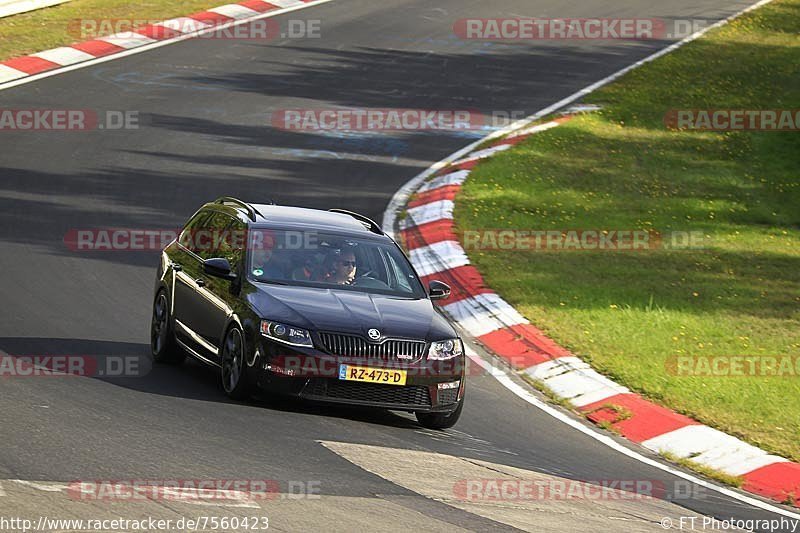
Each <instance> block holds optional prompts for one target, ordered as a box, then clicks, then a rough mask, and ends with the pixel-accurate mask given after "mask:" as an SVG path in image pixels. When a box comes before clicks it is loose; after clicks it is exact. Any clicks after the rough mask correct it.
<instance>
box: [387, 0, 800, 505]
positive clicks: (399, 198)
mask: <svg viewBox="0 0 800 533" xmlns="http://www.w3.org/2000/svg"><path fill="white" fill-rule="evenodd" d="M771 1H772V0H760V1H759V2H756V3H755V4H753V5H751V6H749V7H747V8H745V9H742V10H741V11H739V12H737V13H734V14H733V15H731V16H730V17H728V18H726V19H724V20H721V21H719V22H717V23H716V24H714V25H712V26H709V27H707V28H704V29H703V30H701V31H698V32H696V33H694V34H692V35H690V36H689V37H687V38H685V39H683V40H681V41H679V42H677V43H674V44H672V45H670V46H669V47H667V48H665V49H663V50H659V51H658V52H655V53H654V54H651V55H650V56H648V57H646V58H645V59H643V60H641V61H638V62H636V63H634V64H633V65H630V66H628V67H626V68H624V69H622V70H619V71H617V72H616V73H614V74H612V75H611V76H608V77H606V78H604V79H602V80H600V81H598V82H596V83H594V84H592V85H589V86H588V87H586V88H584V89H582V90H580V91H578V92H576V93H574V94H572V95H570V96H568V97H566V98H564V99H562V100H560V101H558V102H556V103H555V104H553V105H550V106H548V107H546V108H544V109H542V110H540V111H538V112H536V113H534V114H533V115H531V116H529V117H527V118H524V119H522V120H519V121H517V122H515V123H513V124H510V125H509V126H507V127H506V128H503V129H500V130H497V131H495V132H493V133H491V134H489V135H488V136H486V137H484V138H483V139H479V140H477V141H475V142H473V143H470V144H469V145H467V146H465V147H464V148H462V149H461V150H458V151H457V152H454V153H453V154H451V155H450V156H448V157H446V158H444V159H442V160H441V161H439V162H437V163H435V164H433V165H431V166H430V167H429V168H428V169H426V170H425V171H423V172H421V173H420V174H418V175H416V176H415V177H413V178H411V179H410V180H409V181H408V182H406V183H405V184H404V185H403V186H402V187H401V188H400V189H398V191H397V192H396V193H395V194H394V196H393V197H392V199H391V200H390V202H389V205H388V206H387V208H386V211H384V214H383V230H384V232H385V233H387V234H388V235H390V236H393V235H394V227H395V222H396V220H397V213H398V211H399V210H400V209H402V208H403V207H404V206H405V204H406V202H407V201H408V198H409V197H410V195H411V194H413V193H414V192H415V191H416V189H417V188H418V187H419V186H420V185H421V184H422V183H423V182H424V181H425V180H426V179H427V178H428V177H430V176H431V175H433V174H435V173H436V172H438V171H439V170H440V169H442V168H444V167H446V166H447V165H448V164H450V162H452V161H456V160H458V159H459V158H462V157H464V156H466V155H467V154H469V153H470V152H472V151H473V150H474V149H475V148H476V147H478V146H480V145H481V144H483V143H485V142H486V141H488V140H491V139H495V138H499V137H502V136H504V135H507V134H509V133H511V132H514V131H516V130H518V129H520V128H523V127H525V126H526V125H527V124H529V123H530V122H533V121H535V120H538V119H540V118H541V117H543V116H546V115H549V114H551V113H554V112H556V111H558V110H559V109H562V108H564V107H566V106H568V105H569V104H571V103H573V102H575V101H576V100H579V99H581V98H582V97H584V96H586V95H587V94H589V93H591V92H593V91H595V90H597V89H598V88H600V87H602V86H604V85H607V84H608V83H611V82H612V81H614V80H615V79H617V78H619V77H620V76H622V75H624V74H626V73H627V72H630V71H631V70H633V69H635V68H638V67H640V66H642V65H644V64H646V63H648V62H650V61H653V60H655V59H657V58H659V57H661V56H664V55H666V54H668V53H670V52H672V51H673V50H676V49H677V48H679V47H681V46H683V45H684V44H686V43H688V42H691V41H694V40H695V39H697V38H699V37H701V36H702V35H704V34H705V33H706V32H707V31H709V30H711V29H713V28H716V27H719V26H722V25H724V24H726V23H727V22H728V21H730V20H733V19H735V18H737V17H739V16H741V15H742V14H744V13H747V12H749V11H751V10H753V9H756V8H758V7H761V6H763V5H766V4H769V3H770V2H771ZM467 355H469V356H470V358H471V359H472V360H473V361H475V362H476V363H477V364H478V365H480V366H481V367H482V368H483V369H484V370H485V371H486V372H487V373H489V374H490V375H492V377H494V378H495V379H497V380H498V381H499V382H500V383H501V384H502V385H503V386H504V387H506V388H507V389H508V390H510V391H511V392H512V393H513V394H515V395H516V396H518V397H519V398H521V399H523V400H525V401H526V402H528V403H529V404H531V405H533V406H534V407H536V408H537V409H539V410H541V411H543V412H545V413H546V414H548V415H550V416H552V417H553V418H555V419H557V420H559V421H560V422H563V423H564V424H566V425H568V426H570V427H572V428H573V429H575V430H576V431H578V432H580V433H583V434H585V435H586V436H588V437H590V438H592V439H594V440H596V441H598V442H600V443H601V444H604V445H606V446H608V447H609V448H611V449H613V450H615V451H617V452H619V453H621V454H623V455H625V456H627V457H630V458H631V459H634V460H636V461H639V462H641V463H643V464H646V465H648V466H652V467H653V468H657V469H658V470H661V471H663V472H667V473H669V474H672V475H674V476H676V477H679V478H681V479H685V480H687V481H690V482H692V483H694V484H696V485H699V486H701V487H704V488H707V489H710V490H713V491H715V492H717V493H719V494H723V495H725V496H728V497H730V498H733V499H734V500H737V501H740V502H743V503H746V504H748V505H752V506H753V507H757V508H759V509H763V510H766V511H769V512H773V513H776V514H779V515H782V516H787V517H789V518H794V519H798V520H800V514H798V513H795V512H792V511H788V510H786V509H782V508H780V507H776V506H774V505H772V504H770V503H766V502H763V501H761V500H758V499H756V498H753V497H750V496H747V495H745V494H740V493H739V492H736V491H734V490H731V489H729V488H726V487H722V486H719V485H715V484H713V483H709V482H707V481H705V480H703V479H700V478H698V477H695V476H693V475H691V474H687V473H685V472H682V471H680V470H676V469H674V468H672V467H671V466H670V465H667V464H663V463H661V462H659V461H656V460H654V459H651V458H649V457H645V456H644V455H642V454H640V453H638V452H636V451H634V450H631V449H629V448H627V447H625V446H623V445H622V444H620V443H618V442H616V441H615V440H613V439H612V438H610V437H609V436H607V435H604V434H601V433H599V432H598V431H597V430H595V429H594V428H593V427H589V426H587V425H585V424H584V423H582V422H580V421H578V420H575V419H573V418H571V417H570V416H568V415H566V414H565V413H562V412H561V411H559V410H557V409H556V408H554V407H553V406H551V405H548V404H547V403H545V402H542V401H541V400H539V399H538V398H536V397H535V396H534V395H533V394H531V393H530V392H529V391H528V390H526V389H525V388H523V387H522V386H520V385H519V384H517V383H516V382H515V381H514V380H512V379H511V378H510V377H509V376H508V374H506V373H505V372H504V371H502V370H500V369H498V368H495V367H494V366H492V365H491V364H490V363H489V362H487V361H485V360H483V359H482V358H481V357H479V356H477V354H475V352H474V350H472V349H471V348H469V347H468V348H467Z"/></svg>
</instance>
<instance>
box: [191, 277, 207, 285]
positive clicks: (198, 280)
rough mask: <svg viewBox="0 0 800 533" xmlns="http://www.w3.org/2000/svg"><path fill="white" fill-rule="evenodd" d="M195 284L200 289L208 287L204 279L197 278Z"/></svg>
mask: <svg viewBox="0 0 800 533" xmlns="http://www.w3.org/2000/svg"><path fill="white" fill-rule="evenodd" d="M194 282H195V283H197V286H198V287H205V286H206V280H204V279H203V278H197V279H196V280H194Z"/></svg>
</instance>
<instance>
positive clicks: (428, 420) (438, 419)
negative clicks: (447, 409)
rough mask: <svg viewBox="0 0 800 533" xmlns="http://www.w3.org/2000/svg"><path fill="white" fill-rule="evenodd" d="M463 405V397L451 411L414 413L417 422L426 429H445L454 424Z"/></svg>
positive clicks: (459, 415)
mask: <svg viewBox="0 0 800 533" xmlns="http://www.w3.org/2000/svg"><path fill="white" fill-rule="evenodd" d="M463 407H464V399H463V398H462V399H461V403H459V404H458V407H457V408H456V410H455V411H453V412H452V413H420V412H417V413H414V414H415V415H416V416H417V422H419V423H420V425H422V426H423V427H426V428H428V429H447V428H451V427H453V426H455V425H456V422H458V419H459V418H460V417H461V409H463Z"/></svg>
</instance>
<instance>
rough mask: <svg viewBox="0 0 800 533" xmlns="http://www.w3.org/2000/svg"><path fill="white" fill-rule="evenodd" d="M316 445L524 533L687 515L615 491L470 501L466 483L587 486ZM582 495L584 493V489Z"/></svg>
mask: <svg viewBox="0 0 800 533" xmlns="http://www.w3.org/2000/svg"><path fill="white" fill-rule="evenodd" d="M320 443H321V444H322V445H323V446H325V447H326V448H328V449H329V450H331V451H332V452H334V453H336V454H337V455H339V456H340V457H342V458H344V459H346V460H348V461H350V462H351V463H353V464H354V465H356V466H359V467H361V468H362V469H364V470H366V471H367V472H370V473H372V474H375V475H377V476H379V477H381V478H383V479H385V480H387V481H389V482H391V483H394V484H396V485H399V486H401V487H404V488H406V489H408V490H410V491H412V492H415V493H417V494H420V495H422V496H425V497H427V498H429V499H432V500H434V501H437V502H440V503H443V504H446V505H448V506H451V507H455V508H456V509H460V510H462V511H465V512H467V513H470V514H473V515H476V516H479V517H483V518H484V519H488V520H492V521H494V522H498V523H500V524H505V525H506V526H511V527H513V528H518V529H522V530H525V531H565V532H567V531H570V532H571V531H584V530H590V531H592V530H596V531H602V530H604V529H605V530H608V529H611V530H616V529H617V528H619V527H620V526H621V525H622V524H623V523H624V527H625V531H662V530H663V528H662V526H661V521H662V519H664V518H665V517H669V518H671V519H673V520H677V519H679V517H681V516H686V515H687V511H686V509H684V508H682V507H679V506H677V505H674V504H671V503H669V502H665V501H663V500H659V499H655V498H649V497H646V496H643V495H633V494H631V493H626V492H623V491H618V490H614V491H610V492H609V493H606V496H604V497H602V498H561V497H552V496H548V497H539V498H537V497H535V493H534V497H530V498H522V499H520V498H515V499H506V500H503V499H499V498H498V499H481V498H469V497H468V494H467V493H466V488H465V487H466V486H467V482H468V481H470V480H471V481H481V480H497V481H508V482H512V483H514V482H518V481H524V482H529V483H535V484H537V486H552V485H558V484H560V483H569V484H570V485H578V486H583V487H590V485H588V484H586V483H583V482H579V481H574V480H565V479H564V478H559V477H557V476H550V475H547V474H542V473H539V472H534V471H531V470H524V469H521V468H516V467H511V466H506V465H502V464H498V463H491V462H486V461H480V460H477V459H464V458H461V457H456V456H452V455H443V454H440V453H431V452H421V451H415V450H403V449H397V448H385V447H382V446H369V445H363V444H350V443H343V442H330V441H321V442H320ZM423 473H424V475H422V474H423ZM462 489H463V490H462ZM462 492H463V494H462ZM586 493H587V494H588V493H589V490H588V489H587V490H586Z"/></svg>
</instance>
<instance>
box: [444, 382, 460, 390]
mask: <svg viewBox="0 0 800 533" xmlns="http://www.w3.org/2000/svg"><path fill="white" fill-rule="evenodd" d="M459 385H461V380H458V381H451V382H449V383H439V390H450V389H457V388H458V387H459Z"/></svg>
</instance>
